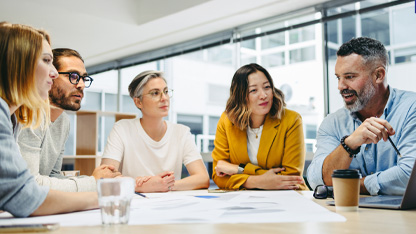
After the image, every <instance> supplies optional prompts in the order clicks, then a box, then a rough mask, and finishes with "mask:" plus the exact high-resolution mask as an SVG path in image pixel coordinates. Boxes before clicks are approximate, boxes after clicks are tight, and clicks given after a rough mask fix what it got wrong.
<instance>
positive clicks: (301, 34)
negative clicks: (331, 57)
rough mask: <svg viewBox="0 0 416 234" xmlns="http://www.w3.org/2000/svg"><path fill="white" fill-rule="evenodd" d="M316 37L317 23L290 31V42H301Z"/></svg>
mask: <svg viewBox="0 0 416 234" xmlns="http://www.w3.org/2000/svg"><path fill="white" fill-rule="evenodd" d="M314 39H315V25H310V26H306V27H303V28H297V29H293V30H290V31H289V43H290V44H294V43H299V42H304V41H311V40H314Z"/></svg>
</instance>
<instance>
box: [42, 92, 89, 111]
mask: <svg viewBox="0 0 416 234" xmlns="http://www.w3.org/2000/svg"><path fill="white" fill-rule="evenodd" d="M73 94H82V97H84V92H83V91H82V90H76V91H73V92H71V93H69V95H68V96H65V92H64V91H63V90H62V89H61V88H55V87H52V89H51V91H49V100H50V102H51V103H52V104H53V105H55V106H57V107H59V108H61V109H64V110H72V111H77V110H79V109H80V108H81V100H78V99H77V100H75V101H74V102H71V100H70V98H71V97H72V95H73Z"/></svg>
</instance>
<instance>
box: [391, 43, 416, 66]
mask: <svg viewBox="0 0 416 234" xmlns="http://www.w3.org/2000/svg"><path fill="white" fill-rule="evenodd" d="M394 55H395V56H394V62H395V63H406V62H413V63H414V62H416V47H410V48H405V49H397V50H395V51H394Z"/></svg>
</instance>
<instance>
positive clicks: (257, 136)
mask: <svg viewBox="0 0 416 234" xmlns="http://www.w3.org/2000/svg"><path fill="white" fill-rule="evenodd" d="M250 130H251V131H252V132H253V133H254V134H256V139H257V138H259V132H260V128H257V131H254V128H250Z"/></svg>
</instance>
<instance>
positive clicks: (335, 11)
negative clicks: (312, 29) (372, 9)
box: [326, 3, 355, 16]
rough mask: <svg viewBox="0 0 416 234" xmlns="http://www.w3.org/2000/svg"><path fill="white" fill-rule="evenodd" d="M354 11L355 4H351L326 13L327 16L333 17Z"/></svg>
mask: <svg viewBox="0 0 416 234" xmlns="http://www.w3.org/2000/svg"><path fill="white" fill-rule="evenodd" d="M354 10H355V3H351V4H347V5H343V6H340V7H334V8H329V9H328V10H327V11H326V14H327V16H331V15H337V14H339V13H344V12H348V11H354Z"/></svg>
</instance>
